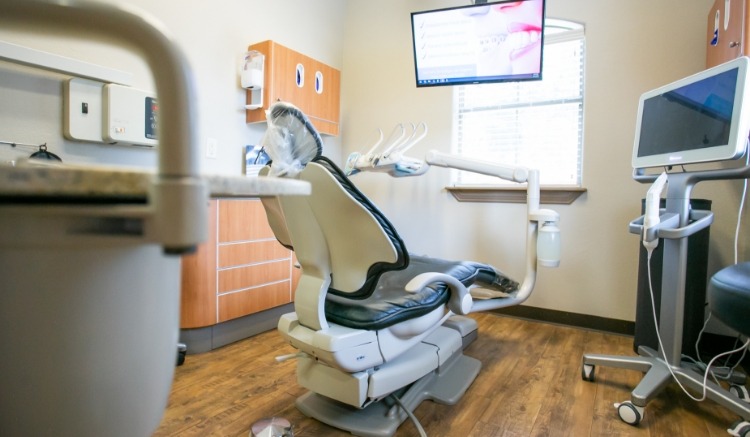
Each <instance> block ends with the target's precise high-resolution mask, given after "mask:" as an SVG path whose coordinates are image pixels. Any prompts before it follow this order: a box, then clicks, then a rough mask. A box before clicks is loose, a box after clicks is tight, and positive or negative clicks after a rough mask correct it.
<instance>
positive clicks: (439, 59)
mask: <svg viewBox="0 0 750 437" xmlns="http://www.w3.org/2000/svg"><path fill="white" fill-rule="evenodd" d="M544 8H545V0H524V1H508V0H505V1H498V2H490V3H479V2H477V3H476V4H473V5H468V6H459V7H454V8H446V9H437V10H431V11H422V12H413V13H412V14H411V26H412V45H413V49H414V69H415V73H416V84H417V87H430V86H441V85H462V84H473V83H485V82H505V81H521V80H539V79H541V78H542V49H543V45H544V44H543V42H544V32H543V29H544Z"/></svg>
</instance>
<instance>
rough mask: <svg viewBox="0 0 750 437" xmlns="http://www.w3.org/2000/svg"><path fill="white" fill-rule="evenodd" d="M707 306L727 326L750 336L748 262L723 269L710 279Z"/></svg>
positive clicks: (749, 274)
mask: <svg viewBox="0 0 750 437" xmlns="http://www.w3.org/2000/svg"><path fill="white" fill-rule="evenodd" d="M708 305H709V308H710V309H711V312H712V313H713V314H714V315H715V316H716V317H718V318H719V320H721V321H722V322H724V323H725V324H726V325H727V326H729V327H730V328H732V329H734V330H735V331H737V332H739V333H740V334H743V335H750V262H745V263H740V264H735V265H732V266H729V267H725V268H724V269H722V270H720V271H718V272H717V273H716V274H715V275H714V276H713V277H712V278H711V281H710V282H709V284H708Z"/></svg>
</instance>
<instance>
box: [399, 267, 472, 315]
mask: <svg viewBox="0 0 750 437" xmlns="http://www.w3.org/2000/svg"><path fill="white" fill-rule="evenodd" d="M436 283H442V284H445V285H446V286H447V287H448V288H450V298H449V299H448V308H449V309H450V310H451V311H453V312H454V313H455V314H462V315H465V314H469V312H471V307H472V305H473V304H474V301H473V300H472V298H471V294H470V293H469V289H468V288H466V287H465V286H464V284H462V283H461V281H459V280H458V279H456V278H454V277H453V276H449V275H446V274H443V273H434V272H428V273H422V274H420V275H417V276H415V277H414V278H412V280H411V281H409V283H407V284H406V287H404V288H405V289H406V291H408V292H410V293H414V292H416V291H419V290H421V289H423V288H424V287H426V286H428V285H430V284H436Z"/></svg>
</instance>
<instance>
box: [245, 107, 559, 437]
mask: <svg viewBox="0 0 750 437" xmlns="http://www.w3.org/2000/svg"><path fill="white" fill-rule="evenodd" d="M268 122H269V128H268V131H267V133H266V135H265V137H264V139H263V146H264V147H265V150H266V152H267V153H268V154H269V156H270V157H271V159H272V162H271V164H270V166H268V167H265V168H264V169H263V170H262V171H261V173H260V175H261V177H263V176H266V177H268V176H277V177H292V178H296V179H300V180H304V181H308V182H309V183H310V184H311V185H312V195H311V196H309V197H277V198H266V199H263V205H264V207H265V210H266V213H267V217H268V221H269V224H270V226H271V228H272V229H273V231H274V233H275V236H276V238H277V239H278V240H279V241H280V242H281V243H282V244H283V245H284V246H286V247H287V248H289V249H292V250H294V252H295V254H296V256H297V259H298V261H299V263H300V265H301V268H302V276H301V279H300V281H299V285H298V287H297V289H296V295H295V297H294V310H295V311H294V313H289V314H285V315H283V316H282V317H281V319H280V321H279V324H278V330H279V332H280V333H281V335H282V336H283V337H284V339H285V340H286V341H287V342H289V344H291V345H292V346H294V347H295V348H296V349H298V350H299V351H300V353H298V354H295V355H294V356H293V357H294V358H296V359H297V360H298V363H297V379H298V382H299V384H300V385H302V386H303V387H305V388H307V389H308V390H310V391H309V392H308V393H306V394H305V395H303V396H301V397H300V398H299V399H298V400H297V403H296V405H297V407H298V409H299V410H301V411H302V412H303V413H304V414H305V415H307V416H310V417H313V418H315V419H317V420H319V421H321V422H323V423H326V424H329V425H331V426H334V427H336V428H340V429H344V430H347V431H349V432H351V433H353V434H355V435H361V436H390V435H393V433H395V431H396V429H397V428H398V426H399V425H400V424H401V422H403V421H404V420H405V419H406V418H407V417H408V416H412V414H411V411H413V410H414V409H415V408H416V407H417V406H418V405H419V404H420V403H421V401H423V400H425V399H431V400H434V401H437V402H440V403H444V404H450V405H452V404H455V403H456V402H457V401H458V400H459V399H460V398H461V396H462V395H463V393H464V392H465V391H466V390H467V389H468V387H469V386H470V385H471V383H472V382H473V380H474V378H475V377H476V376H477V374H478V372H479V370H480V367H481V363H480V362H479V361H478V360H476V359H474V358H471V357H468V356H465V355H463V353H462V351H463V349H464V348H465V347H467V346H468V345H469V344H470V343H471V342H472V341H473V340H474V338H476V336H477V324H476V322H475V321H474V320H473V319H471V318H468V317H465V316H463V315H465V314H468V313H469V312H471V311H474V310H477V309H479V308H482V306H481V305H480V306H477V304H478V303H481V304H484V305H485V306H484V308H492V307H493V306H487V305H489V304H488V303H487V301H483V302H474V299H473V298H472V296H471V293H470V291H469V289H470V288H481V289H483V292H484V294H487V293H489V294H493V295H494V296H501V297H498V298H496V299H490V300H496V301H501V300H503V299H505V301H504V302H503V303H502V304H496V305H495V306H494V307H502V306H508V305H512V304H517V303H520V302H522V301H523V300H525V299H526V297H528V294H529V293H530V290H531V287H533V278H534V269H533V268H531V269H530V270H531V273H528V272H527V273H528V274H527V280H526V281H524V284H523V286H521V285H520V284H519V283H518V282H516V281H514V280H512V279H510V278H509V277H507V276H506V275H504V274H503V273H502V272H500V271H498V270H497V269H495V268H493V267H492V266H489V265H487V264H482V263H477V262H467V261H448V260H442V259H435V258H428V257H425V256H417V255H414V254H412V253H409V252H408V250H407V248H406V246H405V245H404V242H403V240H402V239H401V238H400V237H399V234H398V232H397V231H396V229H395V228H394V227H393V225H392V224H391V223H390V222H389V221H388V219H387V218H386V217H385V216H384V215H383V214H382V213H381V212H380V211H379V210H378V209H377V208H376V207H375V205H373V204H372V203H371V202H370V201H369V200H368V199H367V197H366V196H365V195H364V194H362V193H361V192H360V191H359V190H358V189H357V187H356V186H354V184H353V183H352V182H351V181H350V180H349V179H348V178H347V176H346V175H345V174H344V172H343V171H342V170H341V169H339V168H338V167H337V166H336V165H335V164H334V163H333V162H332V161H331V160H329V159H327V158H326V157H324V156H322V155H321V151H322V141H321V139H320V137H319V135H318V134H317V132H316V131H315V129H314V128H313V126H312V125H311V124H310V123H309V121H308V120H307V118H306V117H305V116H304V114H302V113H301V112H300V111H299V110H298V109H297V108H295V107H294V106H292V105H290V104H287V103H281V102H279V103H276V104H274V105H273V106H272V107H271V109H270V110H269V114H268ZM532 203H533V202H532ZM535 205H538V203H536V204H535ZM555 214H556V213H555ZM533 225H534V226H533V230H532V232H531V235H532V238H530V240H531V241H532V242H533V241H534V240H535V235H536V233H535V231H536V221H534V222H533ZM534 247H535V246H534ZM532 252H534V253H533V255H534V257H536V251H535V250H533V251H532ZM290 358H291V357H290ZM412 418H413V417H412ZM416 426H417V427H418V428H419V424H418V423H416Z"/></svg>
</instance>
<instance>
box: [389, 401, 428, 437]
mask: <svg viewBox="0 0 750 437" xmlns="http://www.w3.org/2000/svg"><path fill="white" fill-rule="evenodd" d="M390 397H391V398H393V400H394V401H396V403H397V404H398V406H399V407H401V409H402V410H404V412H405V413H406V415H407V416H409V419H411V421H412V422H413V423H414V426H415V427H416V428H417V431H418V432H419V435H420V437H427V433H426V432H425V430H424V428H422V424H421V423H419V419H417V416H415V415H414V413H412V412H411V411H409V409H408V408H406V406H404V404H402V403H401V399H399V398H398V397H397V396H396V395H394V394H391V395H390Z"/></svg>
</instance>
